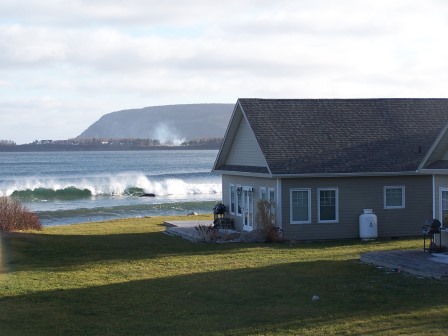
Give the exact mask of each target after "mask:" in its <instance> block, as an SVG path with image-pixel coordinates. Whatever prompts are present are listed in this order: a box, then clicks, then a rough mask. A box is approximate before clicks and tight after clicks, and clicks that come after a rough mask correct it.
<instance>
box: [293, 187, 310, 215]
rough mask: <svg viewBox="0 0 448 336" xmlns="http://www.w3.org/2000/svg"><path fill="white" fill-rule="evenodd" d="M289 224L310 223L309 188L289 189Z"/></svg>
mask: <svg viewBox="0 0 448 336" xmlns="http://www.w3.org/2000/svg"><path fill="white" fill-rule="evenodd" d="M290 193H291V195H290V201H291V206H290V210H291V224H309V223H311V189H291V191H290Z"/></svg>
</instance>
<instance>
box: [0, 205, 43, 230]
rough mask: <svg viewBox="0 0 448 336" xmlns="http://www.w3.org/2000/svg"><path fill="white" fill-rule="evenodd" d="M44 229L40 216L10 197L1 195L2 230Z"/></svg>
mask: <svg viewBox="0 0 448 336" xmlns="http://www.w3.org/2000/svg"><path fill="white" fill-rule="evenodd" d="M20 230H42V224H41V222H40V219H39V217H38V216H37V215H36V214H35V213H33V212H31V211H29V210H28V209H26V208H25V207H24V206H22V205H21V204H20V203H19V202H17V201H15V200H12V199H11V198H9V197H0V231H20Z"/></svg>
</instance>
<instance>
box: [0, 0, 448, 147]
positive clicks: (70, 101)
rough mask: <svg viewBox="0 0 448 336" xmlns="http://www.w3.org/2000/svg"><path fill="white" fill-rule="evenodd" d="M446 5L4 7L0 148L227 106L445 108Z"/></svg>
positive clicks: (142, 0) (132, 2) (133, 1)
mask: <svg viewBox="0 0 448 336" xmlns="http://www.w3.org/2000/svg"><path fill="white" fill-rule="evenodd" d="M447 36H448V1H445V0H337V1H334V0H275V1H274V0H269V1H268V0H226V1H217V0H188V1H181V0H178V1H173V0H164V1H160V0H157V1H152V0H121V1H119V0H2V1H1V2H0V140H13V141H15V142H16V143H17V144H23V143H30V142H32V141H34V140H43V139H53V140H57V139H70V138H74V137H76V136H78V135H79V134H80V133H82V132H83V131H84V130H85V129H86V128H87V127H88V126H90V125H91V124H92V123H94V122H95V121H97V120H98V119H99V118H100V117H101V116H102V115H104V114H107V113H110V112H113V111H119V110H123V109H131V108H142V107H146V106H158V105H171V104H190V103H195V104H196V103H232V104H233V103H235V102H236V101H237V99H238V98H249V97H256V98H392V97H399V98H407V97H434V98H439V97H440V98H448V91H447V90H448V43H447Z"/></svg>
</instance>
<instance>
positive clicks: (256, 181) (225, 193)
mask: <svg viewBox="0 0 448 336" xmlns="http://www.w3.org/2000/svg"><path fill="white" fill-rule="evenodd" d="M231 184H234V185H240V186H248V187H253V188H254V193H253V195H254V212H255V214H256V209H257V202H258V201H259V200H260V188H263V187H266V188H276V180H275V179H270V178H258V177H243V176H235V175H222V200H223V203H224V205H225V206H226V207H227V209H228V210H230V195H229V194H230V185H231ZM226 216H227V217H230V218H233V220H234V223H235V227H236V229H238V230H242V227H243V220H242V216H237V215H231V214H230V213H227V214H226ZM254 228H255V229H256V228H257V227H256V221H255V226H254Z"/></svg>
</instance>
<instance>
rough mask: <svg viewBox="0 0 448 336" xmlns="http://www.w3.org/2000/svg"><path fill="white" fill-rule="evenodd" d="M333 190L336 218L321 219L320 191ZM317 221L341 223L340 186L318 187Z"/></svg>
mask: <svg viewBox="0 0 448 336" xmlns="http://www.w3.org/2000/svg"><path fill="white" fill-rule="evenodd" d="M326 190H332V191H334V192H335V219H332V220H321V219H320V192H321V191H326ZM317 222H318V223H339V189H338V188H333V187H329V188H318V189H317Z"/></svg>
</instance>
